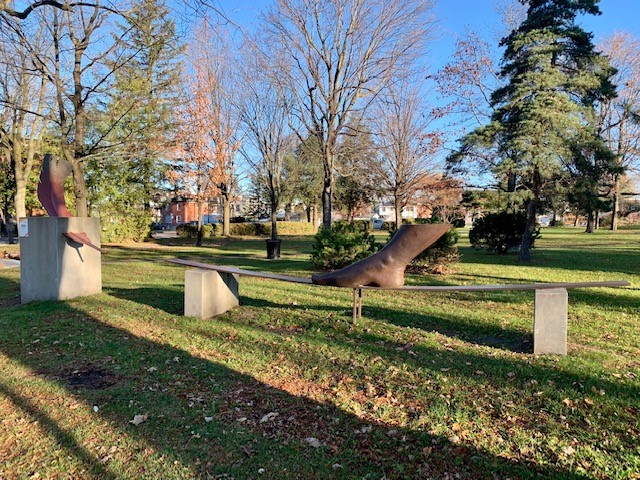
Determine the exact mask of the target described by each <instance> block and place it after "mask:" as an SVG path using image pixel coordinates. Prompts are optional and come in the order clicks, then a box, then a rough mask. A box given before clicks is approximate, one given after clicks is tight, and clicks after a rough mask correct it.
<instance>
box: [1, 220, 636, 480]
mask: <svg viewBox="0 0 640 480" xmlns="http://www.w3.org/2000/svg"><path fill="white" fill-rule="evenodd" d="M462 237H465V235H464V234H463V235H462ZM310 246H311V238H310V237H306V238H305V237H292V238H285V239H284V241H283V258H282V260H280V261H277V262H274V261H268V260H266V259H265V258H264V257H265V244H264V240H263V239H210V240H208V241H207V243H206V244H205V246H204V247H201V248H196V247H193V246H191V245H190V244H189V242H187V241H185V240H181V239H176V240H163V241H158V242H151V243H145V244H130V245H112V246H108V247H107V248H108V253H107V254H106V255H104V256H103V293H102V294H101V295H97V296H93V297H86V298H78V299H74V300H70V301H65V302H39V303H32V304H28V305H25V306H20V305H18V303H19V271H18V270H17V269H4V270H0V331H1V335H0V422H1V428H0V478H2V479H4V478H162V479H165V478H224V479H230V478H235V479H250V478H253V479H262V478H272V479H280V478H295V479H298V478H301V479H307V478H308V479H311V478H331V479H333V478H371V479H381V478H443V479H445V478H488V479H489V478H498V479H505V478H512V479H516V478H558V479H582V478H601V479H610V478H620V479H622V478H636V479H638V478H640V442H639V440H638V439H639V438H640V379H639V376H640V333H639V328H640V230H637V229H635V230H631V229H630V230H621V231H619V232H617V233H615V234H612V233H610V232H608V231H599V232H597V233H595V234H593V235H586V234H583V233H582V232H581V231H580V230H576V229H569V228H567V229H547V230H544V231H543V237H542V239H540V240H539V242H538V248H536V250H535V259H534V261H533V263H532V264H530V265H526V266H525V265H520V264H518V263H517V262H516V260H515V256H513V255H510V256H506V257H498V256H493V255H489V254H486V253H483V252H475V251H473V250H472V249H470V248H469V246H468V243H466V238H462V240H461V252H462V260H461V262H460V263H459V264H458V265H456V267H455V272H454V273H452V274H450V275H447V276H425V277H409V278H408V283H410V284H420V283H424V284H443V285H444V284H478V283H513V282H527V283H528V282H565V281H599V280H618V279H622V280H628V281H629V282H630V283H631V286H630V287H627V288H621V289H581V290H573V291H570V292H569V337H568V338H569V355H568V356H566V357H555V356H546V357H544V356H534V355H532V354H531V353H530V352H531V350H532V339H533V337H532V316H533V313H532V312H533V293H532V292H484V293H449V294H446V293H438V294H433V293H430V294H425V293H409V292H401V293H392V292H388V291H387V292H383V291H381V292H369V291H367V292H366V293H365V299H364V309H363V319H362V321H361V322H359V324H358V325H356V326H353V325H351V304H350V302H351V291H350V290H348V289H336V288H320V287H315V286H307V285H298V284H288V283H282V282H274V281H266V280H260V279H251V278H243V279H242V280H241V304H242V306H241V307H240V308H237V309H234V310H233V311H231V312H228V313H227V314H224V315H221V316H219V317H216V318H214V319H211V320H206V321H202V320H197V319H194V318H185V317H182V316H181V312H182V308H183V279H184V268H182V267H178V266H174V265H171V264H168V263H166V262H164V260H165V259H167V258H173V257H178V256H179V257H182V258H193V259H197V260H202V261H206V262H211V263H221V264H228V265H234V266H239V267H242V268H247V269H256V270H265V271H273V272H282V273H286V274H290V275H300V276H308V275H309V274H310V271H311V264H310V262H309V253H310ZM136 415H140V416H144V417H141V418H144V421H143V422H141V423H139V424H133V423H130V421H131V420H133V419H134V417H135V416H136ZM456 475H457V476H456Z"/></svg>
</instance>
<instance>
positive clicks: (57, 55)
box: [31, 6, 135, 217]
mask: <svg viewBox="0 0 640 480" xmlns="http://www.w3.org/2000/svg"><path fill="white" fill-rule="evenodd" d="M40 13H41V14H42V15H43V16H45V18H43V19H41V22H42V25H43V26H44V27H45V28H46V34H47V36H48V37H49V38H50V39H51V42H52V47H51V49H49V50H48V51H46V52H41V51H38V50H37V49H36V48H33V47H32V48H31V55H32V61H33V62H34V63H35V64H36V65H37V66H38V68H39V69H40V72H41V75H43V76H44V77H45V78H47V80H48V81H49V82H50V83H51V85H52V88H53V89H54V106H53V110H54V112H55V113H54V115H53V116H52V118H53V121H54V123H55V126H56V129H57V133H58V135H59V140H60V141H59V144H58V146H59V151H60V152H61V155H62V156H63V157H64V158H65V159H66V160H67V161H68V162H69V163H70V164H71V166H72V174H73V185H74V195H75V206H76V214H77V215H78V216H81V217H84V216H87V215H88V213H89V209H88V205H87V187H86V183H85V175H84V162H85V160H86V159H87V158H89V157H90V156H92V155H99V154H103V152H104V150H105V149H106V148H108V147H109V145H108V144H107V142H106V141H105V140H106V138H107V137H108V135H109V132H110V131H111V130H112V129H113V128H115V126H116V125H117V124H118V123H119V122H120V121H121V120H122V118H124V116H125V115H126V112H123V113H122V115H121V116H120V117H117V118H109V119H107V118H104V117H103V116H100V110H101V107H102V103H101V102H102V101H103V100H104V98H105V97H106V95H107V94H108V92H109V87H110V85H111V84H112V82H113V81H114V79H115V72H116V71H117V70H118V69H119V68H121V67H122V65H124V64H126V63H127V62H128V61H129V60H130V59H131V58H132V56H134V55H135V52H127V53H126V54H121V53H119V51H118V46H119V45H120V43H121V42H122V39H123V38H124V37H126V36H127V35H128V33H129V31H128V30H125V31H123V32H121V34H120V35H119V36H118V37H115V36H112V35H110V34H109V31H110V27H111V26H112V25H111V24H110V22H111V20H113V17H114V15H113V14H112V13H111V12H110V11H109V10H105V9H103V8H100V7H99V6H95V7H77V8H73V9H70V10H62V11H61V10H57V9H53V10H50V11H44V10H43V11H42V12H40ZM132 108H133V106H132ZM98 120H100V121H101V122H108V124H107V125H104V126H103V128H101V133H97V132H93V131H91V134H90V127H91V125H92V123H93V122H97V121H98Z"/></svg>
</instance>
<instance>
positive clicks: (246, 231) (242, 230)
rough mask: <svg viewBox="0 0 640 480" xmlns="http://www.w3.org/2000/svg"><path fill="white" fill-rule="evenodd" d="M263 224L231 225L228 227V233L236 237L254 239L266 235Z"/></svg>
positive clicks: (244, 223)
mask: <svg viewBox="0 0 640 480" xmlns="http://www.w3.org/2000/svg"><path fill="white" fill-rule="evenodd" d="M265 230H266V229H265V224H263V223H251V222H243V223H232V224H231V225H229V233H230V234H231V235H234V236H238V237H256V236H260V235H266V233H265Z"/></svg>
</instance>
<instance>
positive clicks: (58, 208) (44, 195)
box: [38, 153, 104, 253]
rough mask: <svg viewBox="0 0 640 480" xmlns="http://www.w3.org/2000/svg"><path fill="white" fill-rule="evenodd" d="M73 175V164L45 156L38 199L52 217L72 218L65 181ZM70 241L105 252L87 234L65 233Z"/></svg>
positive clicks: (48, 155) (51, 156) (49, 155)
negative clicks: (65, 192)
mask: <svg viewBox="0 0 640 480" xmlns="http://www.w3.org/2000/svg"><path fill="white" fill-rule="evenodd" d="M70 173H71V164H70V163H69V162H67V161H66V160H63V159H61V158H55V157H54V156H53V155H51V154H50V153H47V154H46V155H45V156H44V160H43V161H42V171H41V172H40V183H38V199H39V200H40V203H42V206H43V207H44V209H45V210H46V211H47V213H48V214H49V216H50V217H63V218H66V217H72V216H73V214H72V213H71V212H70V211H69V209H68V208H67V204H66V202H65V200H64V181H65V180H66V178H67V177H68V176H69V174H70ZM63 235H64V236H65V237H67V238H68V239H69V240H71V241H73V242H75V243H78V244H81V245H86V246H88V247H91V248H93V249H95V250H98V251H99V252H103V253H104V250H102V249H101V248H100V247H97V246H95V245H94V244H93V242H92V241H91V239H89V236H88V235H87V234H86V233H85V232H77V233H76V232H65V233H63Z"/></svg>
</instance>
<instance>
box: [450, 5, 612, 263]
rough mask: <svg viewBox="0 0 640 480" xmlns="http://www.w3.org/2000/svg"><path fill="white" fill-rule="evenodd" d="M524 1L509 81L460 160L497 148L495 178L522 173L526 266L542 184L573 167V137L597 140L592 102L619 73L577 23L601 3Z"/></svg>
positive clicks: (507, 43) (508, 47)
mask: <svg viewBox="0 0 640 480" xmlns="http://www.w3.org/2000/svg"><path fill="white" fill-rule="evenodd" d="M520 1H521V2H522V3H523V4H525V5H526V6H527V16H526V18H525V20H524V21H523V22H522V24H521V25H520V26H519V27H518V28H517V29H515V30H514V31H512V32H511V33H510V34H509V35H508V36H507V37H505V38H504V39H503V40H502V41H501V46H503V47H504V48H505V52H504V56H503V60H502V67H501V70H500V75H501V76H502V77H504V78H505V79H506V81H507V82H506V84H505V85H504V86H503V87H501V88H499V89H497V90H496V91H495V92H494V93H493V95H492V99H491V104H492V107H493V109H494V111H493V115H492V121H491V123H490V124H489V125H487V126H484V127H481V128H479V129H477V130H475V131H474V132H471V133H470V134H469V135H467V136H466V137H464V138H463V140H462V148H461V151H460V152H459V155H465V154H467V153H468V154H471V153H472V152H473V151H474V150H476V149H478V148H486V147H487V146H488V145H492V146H494V147H496V149H497V152H498V154H499V155H500V159H499V162H498V163H497V165H496V167H495V168H494V173H501V174H506V175H510V174H511V175H517V176H519V177H520V178H521V180H522V183H524V184H526V185H527V186H528V188H529V190H530V198H529V201H528V203H527V226H526V229H525V232H524V235H523V238H522V244H521V245H520V256H519V258H520V260H522V261H528V260H530V258H531V252H530V248H531V240H532V234H533V232H534V229H535V222H536V214H537V212H538V204H539V201H540V193H541V190H542V188H543V185H544V182H545V181H546V180H547V179H550V178H551V176H552V175H553V174H554V173H555V172H557V171H559V170H560V169H561V165H562V160H563V159H564V160H565V161H570V159H571V158H572V150H571V146H572V145H573V144H574V141H575V139H576V138H585V136H587V137H588V136H589V135H592V136H594V135H597V131H596V130H595V129H593V123H592V119H593V110H594V103H595V102H596V101H598V100H601V99H604V98H608V97H611V96H612V95H614V94H615V88H614V86H613V85H612V83H611V82H610V80H609V79H610V77H611V76H612V75H613V73H614V70H613V69H612V68H611V67H610V66H609V64H608V61H607V59H606V58H605V57H604V56H602V55H600V54H599V53H598V52H596V51H595V49H594V46H593V43H592V35H591V34H590V33H588V32H585V31H584V30H583V29H582V28H581V27H580V26H579V25H577V24H576V17H577V16H578V15H580V14H591V15H599V14H600V10H599V8H598V3H599V0H520ZM589 130H590V131H589ZM585 132H587V133H585Z"/></svg>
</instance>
